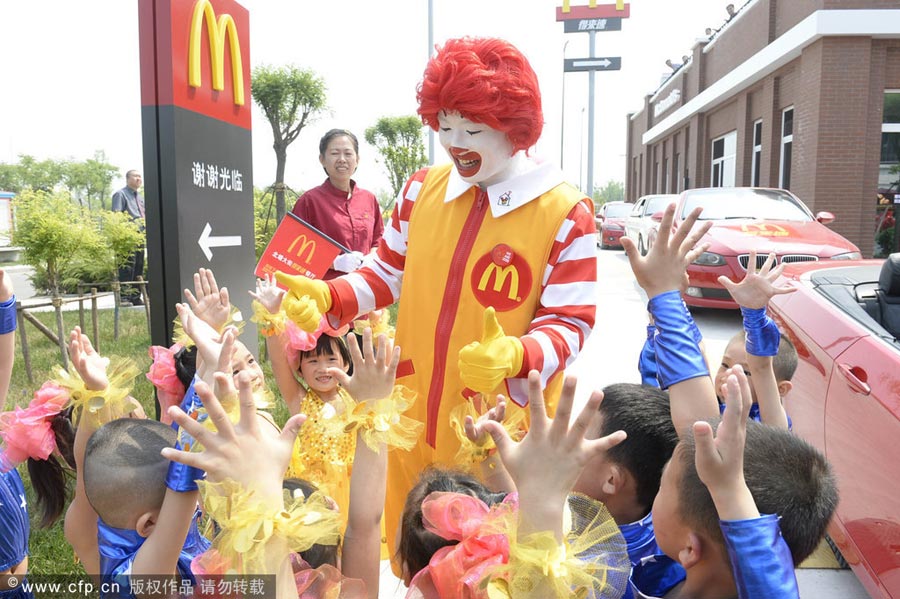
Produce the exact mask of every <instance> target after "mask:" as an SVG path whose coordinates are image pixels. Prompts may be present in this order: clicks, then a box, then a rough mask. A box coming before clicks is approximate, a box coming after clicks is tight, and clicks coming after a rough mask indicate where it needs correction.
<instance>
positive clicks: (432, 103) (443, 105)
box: [416, 37, 544, 151]
mask: <svg viewBox="0 0 900 599" xmlns="http://www.w3.org/2000/svg"><path fill="white" fill-rule="evenodd" d="M416 100H418V102H419V110H418V113H419V116H420V117H422V122H423V123H425V124H426V125H428V126H429V127H431V128H432V129H434V130H435V131H437V129H438V118H437V115H438V112H440V111H441V110H447V111H456V112H459V113H460V114H461V115H462V116H464V117H465V118H467V119H469V120H470V121H475V122H477V123H484V124H485V125H487V126H488V127H490V128H491V129H496V130H497V131H503V132H504V133H506V137H507V139H509V141H510V143H511V144H512V146H513V149H514V151H519V150H527V149H528V148H530V147H531V146H533V145H534V144H535V143H537V140H538V138H539V137H540V136H541V130H542V129H543V127H544V114H543V112H542V111H541V91H540V89H539V87H538V81H537V75H535V74H534V70H532V68H531V65H530V64H528V60H527V59H526V58H525V56H524V55H523V54H522V53H521V52H519V50H518V49H516V47H515V46H513V45H512V44H510V43H509V42H507V41H505V40H501V39H496V38H472V37H463V38H457V39H451V40H448V41H447V43H445V44H444V46H443V47H442V48H439V49H438V50H437V52H436V53H435V54H434V56H432V57H431V59H430V60H429V61H428V66H426V67H425V75H424V78H423V80H422V83H420V84H419V87H418V89H417V91H416Z"/></svg>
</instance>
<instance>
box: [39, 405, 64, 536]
mask: <svg viewBox="0 0 900 599" xmlns="http://www.w3.org/2000/svg"><path fill="white" fill-rule="evenodd" d="M71 417H72V408H71V407H70V408H68V409H66V410H64V411H62V412H60V413H59V414H57V415H56V416H54V417H53V420H51V421H50V428H51V430H52V431H53V435H54V436H55V437H56V448H57V450H58V451H59V455H56V454H50V456H48V458H47V459H46V460H36V459H34V458H28V476H29V478H30V479H31V486H32V488H33V489H34V494H35V495H36V496H37V503H38V507H39V508H40V511H41V519H40V527H41V528H48V527H50V526H51V525H52V524H53V523H54V522H56V521H57V520H58V519H59V517H60V516H61V515H62V513H63V510H64V509H65V507H66V498H67V495H68V493H67V490H68V489H67V484H66V483H67V477H68V476H70V475H71V472H74V470H75V453H74V446H75V429H74V427H73V426H72V420H71ZM60 456H62V459H63V461H64V463H60Z"/></svg>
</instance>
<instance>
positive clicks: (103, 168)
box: [63, 150, 119, 210]
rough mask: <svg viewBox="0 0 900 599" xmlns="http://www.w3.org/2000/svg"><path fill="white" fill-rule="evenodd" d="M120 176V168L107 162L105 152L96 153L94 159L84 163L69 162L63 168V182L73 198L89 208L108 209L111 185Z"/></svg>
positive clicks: (98, 151)
mask: <svg viewBox="0 0 900 599" xmlns="http://www.w3.org/2000/svg"><path fill="white" fill-rule="evenodd" d="M118 175H119V169H118V167H116V166H114V165H112V164H110V163H109V162H108V161H107V158H106V154H105V153H104V152H103V150H97V151H96V152H94V157H93V158H88V159H87V160H84V161H82V162H74V161H73V162H67V163H65V165H64V167H63V181H64V183H65V186H66V187H67V188H68V189H69V191H70V192H71V194H72V196H73V197H74V198H75V199H77V200H78V202H79V203H80V204H81V205H82V206H84V205H85V203H86V204H87V208H88V209H90V210H93V209H94V206H95V205H97V206H99V207H100V208H103V209H104V210H105V209H107V208H108V205H109V199H110V195H111V190H110V185H111V183H112V180H113V178H114V177H117V176H118Z"/></svg>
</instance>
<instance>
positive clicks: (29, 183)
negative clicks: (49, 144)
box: [19, 154, 65, 192]
mask: <svg viewBox="0 0 900 599" xmlns="http://www.w3.org/2000/svg"><path fill="white" fill-rule="evenodd" d="M64 170H65V162H63V161H59V160H53V159H52V158H47V159H45V160H40V161H39V160H36V159H35V158H34V157H33V156H29V155H28V154H19V179H20V182H21V186H22V187H21V188H22V189H26V188H30V189H34V190H40V191H46V192H52V191H54V190H55V189H56V188H57V186H59V185H60V184H62V183H63V179H64V177H63V172H64Z"/></svg>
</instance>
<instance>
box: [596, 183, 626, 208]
mask: <svg viewBox="0 0 900 599" xmlns="http://www.w3.org/2000/svg"><path fill="white" fill-rule="evenodd" d="M624 199H625V184H624V183H622V182H621V181H607V182H606V185H604V186H603V187H595V188H594V205H596V206H601V205H603V204H605V203H607V202H621V201H623V200H624Z"/></svg>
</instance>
